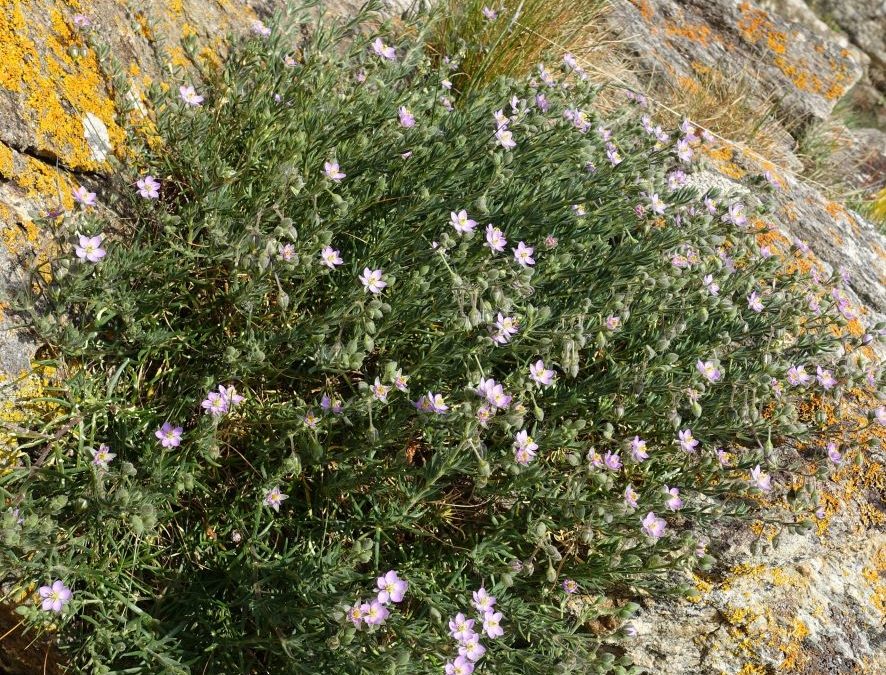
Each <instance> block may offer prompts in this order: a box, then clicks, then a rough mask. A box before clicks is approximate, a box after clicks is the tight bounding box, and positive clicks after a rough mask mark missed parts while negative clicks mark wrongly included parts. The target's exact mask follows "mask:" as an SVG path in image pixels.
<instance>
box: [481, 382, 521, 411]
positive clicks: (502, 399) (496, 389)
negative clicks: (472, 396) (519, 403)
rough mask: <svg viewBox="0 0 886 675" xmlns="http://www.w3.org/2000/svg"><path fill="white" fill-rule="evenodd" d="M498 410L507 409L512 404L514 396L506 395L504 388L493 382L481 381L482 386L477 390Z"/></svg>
mask: <svg viewBox="0 0 886 675" xmlns="http://www.w3.org/2000/svg"><path fill="white" fill-rule="evenodd" d="M475 391H476V392H477V394H478V395H480V396H483V397H484V398H485V399H486V400H487V401H488V402H489V403H491V404H492V405H493V406H495V407H496V408H500V409H503V408H507V407H508V406H509V405H510V404H511V400H512V398H513V397H512V396H509V395H508V394H506V393H505V390H504V386H503V385H501V384H499V383H498V382H496V381H495V380H493V379H492V378H490V379H488V380H480V385H479V386H478V387H477V389H476V390H475Z"/></svg>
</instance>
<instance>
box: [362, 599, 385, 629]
mask: <svg viewBox="0 0 886 675" xmlns="http://www.w3.org/2000/svg"><path fill="white" fill-rule="evenodd" d="M360 610H361V611H362V612H363V620H364V621H365V622H366V625H367V626H380V625H381V624H383V623H384V622H385V619H387V618H388V617H389V616H390V615H391V613H390V612H389V611H388V608H387V607H385V606H384V605H383V604H382V603H381V602H379V601H378V600H373V601H372V602H371V603H368V604H367V603H363V604H362V605H361V606H360Z"/></svg>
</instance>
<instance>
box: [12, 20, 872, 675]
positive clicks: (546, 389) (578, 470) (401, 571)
mask: <svg viewBox="0 0 886 675" xmlns="http://www.w3.org/2000/svg"><path fill="white" fill-rule="evenodd" d="M265 32H267V31H265V30H264V29H263V27H262V26H257V33H259V34H258V35H256V36H255V37H254V38H253V39H251V40H249V41H247V42H246V43H244V44H242V45H239V46H237V47H236V48H235V49H233V52H232V55H231V57H230V59H229V60H228V63H227V65H226V66H225V67H224V68H223V70H222V71H220V72H219V73H217V75H216V76H214V77H213V78H211V79H210V80H209V81H206V82H189V81H184V82H181V89H179V86H178V84H177V85H176V86H174V87H172V88H171V90H170V91H169V92H168V93H166V94H164V93H162V92H160V91H156V92H154V95H155V99H156V100H155V109H156V111H157V113H156V120H155V122H156V129H157V134H158V135H159V137H160V139H162V143H159V144H158V143H152V144H151V147H149V146H148V145H147V144H144V147H139V146H138V141H137V139H133V145H134V146H136V150H137V152H136V153H135V155H134V157H135V159H134V160H133V163H132V164H128V165H126V166H125V167H123V168H122V176H123V178H122V179H121V184H120V186H118V187H119V189H118V191H117V192H110V191H109V193H108V194H102V195H100V196H98V197H95V196H91V195H90V193H89V192H88V191H87V190H82V191H81V192H80V194H79V196H78V199H79V201H80V202H81V203H80V205H79V206H78V208H77V209H76V210H75V211H74V212H71V213H66V214H63V215H62V216H60V217H58V218H48V219H46V221H45V223H44V226H45V227H46V228H47V230H49V231H51V232H52V233H53V234H54V235H55V236H56V237H57V250H58V256H57V257H56V258H55V259H54V260H53V261H52V270H51V271H52V274H51V281H47V280H46V279H45V278H44V277H43V276H42V275H40V274H35V275H34V279H33V284H34V289H35V290H34V293H33V294H32V296H31V297H30V298H29V299H26V300H23V301H22V303H21V307H22V309H23V311H26V312H28V313H29V314H28V315H29V316H30V321H31V324H32V326H33V329H34V330H35V331H36V333H37V335H38V336H39V338H40V339H41V340H42V341H44V342H45V344H46V345H47V347H46V350H47V354H48V356H47V359H46V361H47V363H51V364H52V365H53V366H54V367H57V368H58V369H59V372H61V373H64V375H65V377H64V381H63V383H62V384H61V385H60V388H59V390H58V392H57V393H56V394H55V395H54V396H53V397H52V403H53V406H54V408H53V409H54V410H55V411H56V414H55V415H54V416H52V417H51V418H48V419H37V418H34V419H32V420H31V422H32V423H31V425H30V427H31V428H32V429H33V431H34V434H33V435H32V437H31V438H30V440H29V439H28V438H26V437H22V438H21V446H20V448H21V450H22V452H23V458H22V464H21V466H19V467H17V468H16V469H15V470H13V471H11V472H10V473H8V474H7V475H5V476H3V477H2V478H0V490H2V492H0V494H2V496H3V499H4V501H5V502H6V505H7V507H8V508H7V510H6V512H5V515H4V516H3V520H2V530H0V536H2V542H3V545H2V547H0V569H2V570H3V574H2V578H3V580H4V581H5V582H6V584H7V588H9V589H10V597H16V598H17V602H18V603H19V612H20V613H21V615H22V616H23V619H24V620H25V621H26V622H27V624H28V625H29V626H32V627H35V628H37V629H39V630H54V631H57V632H58V635H57V637H58V640H59V644H60V646H61V647H62V648H63V649H64V650H65V651H66V652H67V654H68V658H69V659H70V662H71V663H72V664H74V666H75V668H76V669H79V670H80V671H82V672H96V673H111V672H113V673H142V672H146V673H147V672H150V673H157V672H169V673H184V672H193V673H275V674H276V673H302V672H312V673H381V672H403V673H425V672H428V673H431V672H433V673H437V672H442V671H444V669H445V672H447V673H468V672H471V671H472V670H474V668H475V667H476V670H477V672H490V673H492V672H494V673H546V674H547V673H552V672H609V671H615V672H628V670H629V668H630V666H629V665H628V664H626V663H625V662H624V661H623V659H620V658H617V657H616V656H615V654H616V652H613V651H612V650H607V649H601V645H602V644H603V643H605V642H607V641H611V640H612V639H614V636H613V635H612V631H616V632H619V633H620V634H624V633H625V632H630V629H629V627H627V626H623V623H624V621H625V620H626V619H627V618H629V617H630V615H631V614H632V613H633V612H634V611H635V609H636V605H634V604H632V603H630V602H627V599H628V598H630V597H632V596H635V595H636V594H637V593H641V592H649V593H655V594H662V593H669V592H675V591H678V590H679V588H677V587H675V584H674V582H673V581H672V580H671V579H672V577H671V572H672V571H674V570H679V569H687V568H693V567H695V566H697V565H702V566H706V565H709V564H710V563H711V561H712V559H711V557H710V556H708V555H706V554H705V552H704V543H705V542H704V534H705V532H706V529H707V527H708V526H709V524H710V523H712V522H714V521H716V520H722V519H725V518H732V517H736V518H740V517H743V516H744V515H746V514H748V513H756V512H758V511H759V509H760V505H759V502H760V500H761V495H762V494H764V493H765V492H766V491H768V490H769V489H770V487H774V484H773V485H770V480H771V478H770V473H771V472H774V471H778V470H782V469H784V467H780V466H778V465H772V467H771V468H770V467H769V466H768V463H769V462H775V460H776V456H775V454H773V453H772V452H771V450H772V442H773V441H776V440H777V439H779V438H782V437H784V436H786V435H791V436H793V435H800V434H802V433H804V428H803V427H802V425H801V424H800V423H799V422H798V421H797V416H796V411H795V406H794V402H795V401H796V400H797V399H798V397H801V396H805V395H807V394H808V393H809V391H810V390H813V389H814V390H815V391H816V392H817V393H818V394H820V395H821V396H823V397H830V396H833V395H834V394H835V393H836V392H839V391H840V389H841V388H842V387H843V386H844V385H846V384H847V383H851V382H852V381H853V378H855V377H856V375H854V374H853V372H852V371H851V370H850V369H848V367H847V366H846V365H845V364H843V363H842V362H839V361H838V360H837V357H838V347H839V340H838V338H837V337H835V335H834V333H833V332H831V331H830V330H828V326H829V325H832V324H834V323H841V322H844V319H842V318H841V317H839V316H837V315H835V314H834V313H833V312H832V311H831V310H832V307H833V305H834V304H835V300H834V298H832V296H831V295H829V294H827V293H825V292H824V291H823V287H822V286H818V285H816V284H815V283H814V282H813V281H811V280H810V279H808V278H807V276H806V275H804V274H803V273H801V272H799V271H787V270H785V269H784V265H783V261H782V260H781V259H779V257H778V256H771V257H770V256H767V255H766V252H765V251H764V252H763V254H762V255H761V251H760V249H759V247H758V246H757V243H756V241H755V239H754V235H753V232H752V228H751V226H750V224H749V223H748V219H749V218H751V217H752V216H753V212H754V209H755V208H756V207H754V205H753V204H752V203H751V201H750V200H746V201H747V205H746V206H743V205H742V204H741V203H739V202H738V201H737V200H735V199H732V198H729V197H728V196H724V195H718V194H716V193H715V192H714V191H712V190H711V191H704V190H703V191H700V190H699V189H697V188H694V187H692V185H693V179H692V177H691V176H687V175H686V174H685V173H684V172H691V167H692V158H691V157H690V155H691V154H692V153H693V148H694V147H697V146H698V144H700V143H702V142H703V140H702V139H700V138H697V137H696V134H695V133H694V132H693V130H692V129H691V128H690V126H689V125H688V124H686V125H684V126H683V128H682V130H671V131H670V132H669V136H668V137H666V135H665V132H664V131H662V130H660V129H655V128H653V127H651V125H650V123H649V122H648V120H646V119H644V117H643V113H644V110H643V109H642V108H641V107H633V108H632V107H628V108H626V109H625V110H623V111H622V112H621V113H620V114H619V115H618V116H616V117H615V118H612V119H607V120H603V119H600V118H598V116H597V115H596V114H595V111H594V96H595V93H596V91H595V88H594V87H592V86H591V85H589V84H588V83H587V82H586V81H584V80H583V79H582V77H581V73H580V71H577V70H576V69H575V68H574V66H573V62H572V60H571V59H570V58H569V57H568V56H567V58H566V60H565V62H564V63H563V65H562V66H561V67H559V68H557V69H556V70H555V69H553V68H551V70H550V71H545V72H544V73H541V74H535V75H533V76H531V77H530V78H526V79H521V80H513V79H509V78H507V77H501V78H498V79H496V80H495V81H494V82H493V83H492V84H490V85H489V86H488V87H485V88H477V89H474V90H472V91H470V92H468V93H466V94H464V96H463V98H462V100H461V102H460V105H459V106H458V107H457V108H455V109H452V107H451V106H450V105H448V101H446V99H445V97H446V95H447V92H446V89H445V82H444V80H447V79H448V78H450V77H451V73H452V72H454V71H452V70H450V69H449V68H450V66H451V67H455V68H457V65H456V64H454V63H451V64H449V65H444V64H441V66H440V68H437V67H436V66H432V65H431V61H430V60H429V59H428V57H427V56H426V54H425V51H424V49H423V41H422V33H421V30H420V29H416V33H415V35H416V36H417V37H415V38H414V39H412V40H411V41H407V40H406V39H405V38H397V37H393V36H391V35H388V34H375V33H372V34H366V33H364V32H363V31H362V30H361V24H360V23H359V22H355V23H353V24H347V25H326V27H324V28H322V29H314V30H308V29H305V28H304V26H298V25H296V26H295V27H294V28H293V29H292V30H291V31H287V30H284V29H275V30H274V31H273V32H271V33H270V34H269V35H263V33H265ZM764 185H765V184H764ZM758 187H759V190H760V193H761V194H762V193H763V192H765V189H764V187H763V186H758ZM96 200H97V202H98V205H99V206H101V205H102V203H104V204H110V205H111V206H113V207H114V210H115V211H116V212H117V213H119V214H123V215H121V216H119V217H107V216H106V215H105V214H106V213H107V209H99V208H98V207H97V206H94V205H92V204H93V202H94V201H96ZM753 202H754V203H755V204H756V203H757V202H756V200H753ZM793 253H794V251H793V250H792V251H787V250H785V251H783V252H782V254H783V255H785V256H790V255H793ZM810 293H812V294H813V295H810ZM819 296H822V297H821V298H820V299H819ZM834 297H836V298H837V299H839V295H836V296H834ZM810 298H811V300H810ZM810 302H811V303H812V304H813V305H814V306H815V305H820V307H818V308H817V309H816V311H812V310H810V308H809V305H810ZM816 367H820V368H821V369H820V370H819V371H818V378H817V380H816ZM804 369H805V370H804ZM831 380H833V382H832V381H831ZM777 475H778V474H776V476H777ZM788 479H789V477H788ZM786 480H787V479H786ZM777 482H779V481H778V480H776V483H777ZM798 501H799V502H801V503H805V504H806V506H810V505H811V503H812V501H813V500H812V498H811V497H809V496H808V495H806V496H805V502H804V495H802V494H801V495H799V497H798ZM54 582H57V583H55V584H54ZM53 584H54V585H53ZM481 589H483V590H482V591H481ZM487 596H494V598H493V599H490V598H489V597H487ZM493 602H494V604H493ZM498 613H500V615H499V614H498ZM484 619H485V620H484ZM598 620H603V622H602V623H601V622H600V621H598ZM601 625H602V626H605V627H606V629H601V628H600V626H601ZM607 630H608V631H610V632H609V633H608V634H607ZM473 635H476V639H474V638H472V636H473ZM484 649H485V654H483V653H482V650H484ZM460 651H461V656H460Z"/></svg>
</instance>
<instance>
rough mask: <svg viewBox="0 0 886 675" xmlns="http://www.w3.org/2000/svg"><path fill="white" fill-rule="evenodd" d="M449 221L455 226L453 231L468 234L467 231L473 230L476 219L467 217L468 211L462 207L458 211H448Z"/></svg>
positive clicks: (475, 225)
mask: <svg viewBox="0 0 886 675" xmlns="http://www.w3.org/2000/svg"><path fill="white" fill-rule="evenodd" d="M449 222H450V224H451V225H452V227H454V228H455V231H456V232H458V233H459V234H468V233H469V232H473V231H474V228H475V227H477V221H476V220H473V219H471V218H469V217H468V212H467V211H465V210H464V209H462V210H461V211H459V212H458V213H456V212H455V211H450V212H449ZM487 230H488V228H487ZM487 236H488V235H487Z"/></svg>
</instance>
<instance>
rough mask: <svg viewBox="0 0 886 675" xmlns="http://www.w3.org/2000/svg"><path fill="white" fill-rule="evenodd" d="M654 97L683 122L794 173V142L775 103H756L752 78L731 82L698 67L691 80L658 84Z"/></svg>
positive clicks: (714, 70)
mask: <svg viewBox="0 0 886 675" xmlns="http://www.w3.org/2000/svg"><path fill="white" fill-rule="evenodd" d="M653 96H654V97H655V98H657V99H659V100H660V101H662V103H664V104H666V105H668V106H669V107H671V108H673V109H674V110H677V111H679V112H680V113H682V115H683V117H688V118H689V119H690V120H692V121H693V122H695V123H696V124H698V125H701V126H702V127H704V128H706V129H710V130H711V131H712V132H714V133H715V134H717V135H719V136H722V137H723V138H727V139H729V140H731V141H735V142H736V143H739V144H741V145H744V146H746V147H748V148H750V149H752V150H753V151H754V152H755V153H757V154H759V155H762V156H763V157H764V158H766V159H767V160H769V161H770V162H772V163H773V164H776V165H778V166H783V167H787V168H793V167H792V166H791V165H792V164H794V163H795V159H794V156H793V155H792V153H791V149H792V146H793V140H792V139H791V136H790V134H789V133H788V132H787V131H786V130H785V129H784V127H782V125H781V124H780V122H779V119H778V116H777V114H776V103H775V101H774V100H773V99H772V98H771V97H767V98H765V99H763V100H761V99H760V91H759V87H758V86H757V85H756V84H755V82H754V79H753V75H752V74H750V73H747V74H744V75H741V76H739V77H734V76H732V75H726V74H725V73H723V72H722V71H721V70H719V69H717V68H708V67H704V68H702V67H699V68H697V69H696V76H695V77H692V78H681V79H679V80H677V81H673V80H671V79H670V78H668V79H667V81H665V82H662V83H660V84H658V85H657V86H656V87H654V91H653Z"/></svg>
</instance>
